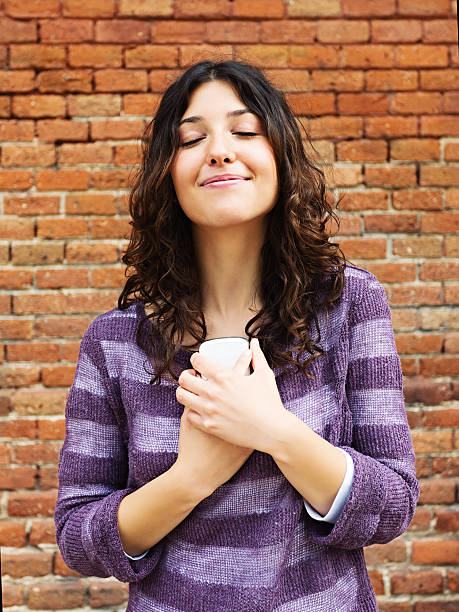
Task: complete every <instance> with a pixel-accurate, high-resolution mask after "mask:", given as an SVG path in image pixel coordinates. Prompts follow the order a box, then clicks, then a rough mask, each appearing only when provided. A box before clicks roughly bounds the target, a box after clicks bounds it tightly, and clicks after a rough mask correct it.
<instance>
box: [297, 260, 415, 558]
mask: <svg viewBox="0 0 459 612" xmlns="http://www.w3.org/2000/svg"><path fill="white" fill-rule="evenodd" d="M367 274H368V276H367V279H368V280H366V281H365V282H364V283H363V285H364V286H363V287H362V288H361V289H360V291H359V292H358V293H359V295H356V296H354V301H353V303H352V305H351V307H350V312H349V317H348V321H347V323H346V325H347V332H348V365H347V373H346V380H345V396H344V399H343V401H344V403H345V406H344V409H345V410H348V411H349V412H350V415H351V419H352V442H351V444H350V445H348V446H347V445H341V446H340V448H342V449H343V450H346V451H347V452H348V453H349V454H350V455H351V457H352V460H353V463H354V478H353V482H352V487H351V490H350V494H349V497H348V499H347V502H346V504H345V505H344V508H343V509H342V511H341V513H340V515H339V517H338V519H337V521H336V523H335V524H334V525H327V523H321V522H318V521H314V520H313V519H311V518H310V517H308V516H307V517H306V520H307V523H308V527H309V528H310V534H311V537H312V538H313V539H314V540H315V541H316V542H320V543H322V544H329V545H330V546H334V547H338V548H344V549H357V548H361V547H363V546H368V545H370V544H383V543H386V542H390V541H391V540H393V539H394V538H396V537H398V536H399V535H401V534H402V533H404V532H405V531H406V529H407V528H408V526H409V524H410V522H411V519H412V518H413V515H414V512H415V509H416V503H417V500H418V497H419V483H418V481H417V479H416V472H415V457H414V450H413V444H412V439H411V432H410V428H409V425H408V421H407V417H406V411H405V403H404V397H403V381H402V370H401V364H400V358H399V356H398V354H397V349H396V346H395V339H394V333H393V330H392V319H391V313H390V308H389V304H388V301H387V297H386V294H385V291H384V288H383V286H382V284H381V283H380V282H379V281H378V279H377V278H376V277H375V276H374V275H373V274H370V273H369V272H368V273H367Z"/></svg>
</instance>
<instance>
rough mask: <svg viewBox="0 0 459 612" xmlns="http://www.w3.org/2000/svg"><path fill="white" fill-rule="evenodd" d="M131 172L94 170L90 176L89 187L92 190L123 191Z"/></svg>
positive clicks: (123, 170)
mask: <svg viewBox="0 0 459 612" xmlns="http://www.w3.org/2000/svg"><path fill="white" fill-rule="evenodd" d="M130 176H131V170H127V169H126V170H125V169H119V168H117V169H116V170H103V169H101V168H95V169H94V170H93V172H92V174H91V186H92V187H93V188H94V189H125V188H126V185H127V184H128V181H129V180H130Z"/></svg>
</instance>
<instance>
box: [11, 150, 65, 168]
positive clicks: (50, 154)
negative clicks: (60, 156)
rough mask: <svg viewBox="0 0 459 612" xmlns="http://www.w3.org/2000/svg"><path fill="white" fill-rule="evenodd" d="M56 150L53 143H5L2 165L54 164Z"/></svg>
mask: <svg viewBox="0 0 459 612" xmlns="http://www.w3.org/2000/svg"><path fill="white" fill-rule="evenodd" d="M55 162H56V150H55V147H54V146H53V145H3V147H2V165H3V166H4V167H5V168H8V167H21V166H23V167H27V166H53V165H54V164H55Z"/></svg>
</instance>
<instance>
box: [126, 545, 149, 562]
mask: <svg viewBox="0 0 459 612" xmlns="http://www.w3.org/2000/svg"><path fill="white" fill-rule="evenodd" d="M149 550H150V549H149V548H148V549H147V550H146V551H145V552H144V553H142V554H141V555H137V556H136V557H131V555H128V554H127V552H126V551H124V550H123V552H124V554H125V555H126V557H127V558H128V559H131V560H132V561H138V560H139V559H143V558H144V557H145V555H146V554H147V553H148V551H149Z"/></svg>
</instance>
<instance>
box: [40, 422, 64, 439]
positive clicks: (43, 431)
mask: <svg viewBox="0 0 459 612" xmlns="http://www.w3.org/2000/svg"><path fill="white" fill-rule="evenodd" d="M64 436H65V420H64V419H63V418H59V419H56V420H51V419H46V420H44V419H40V420H39V421H38V431H37V437H38V439H39V440H63V439H64Z"/></svg>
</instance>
